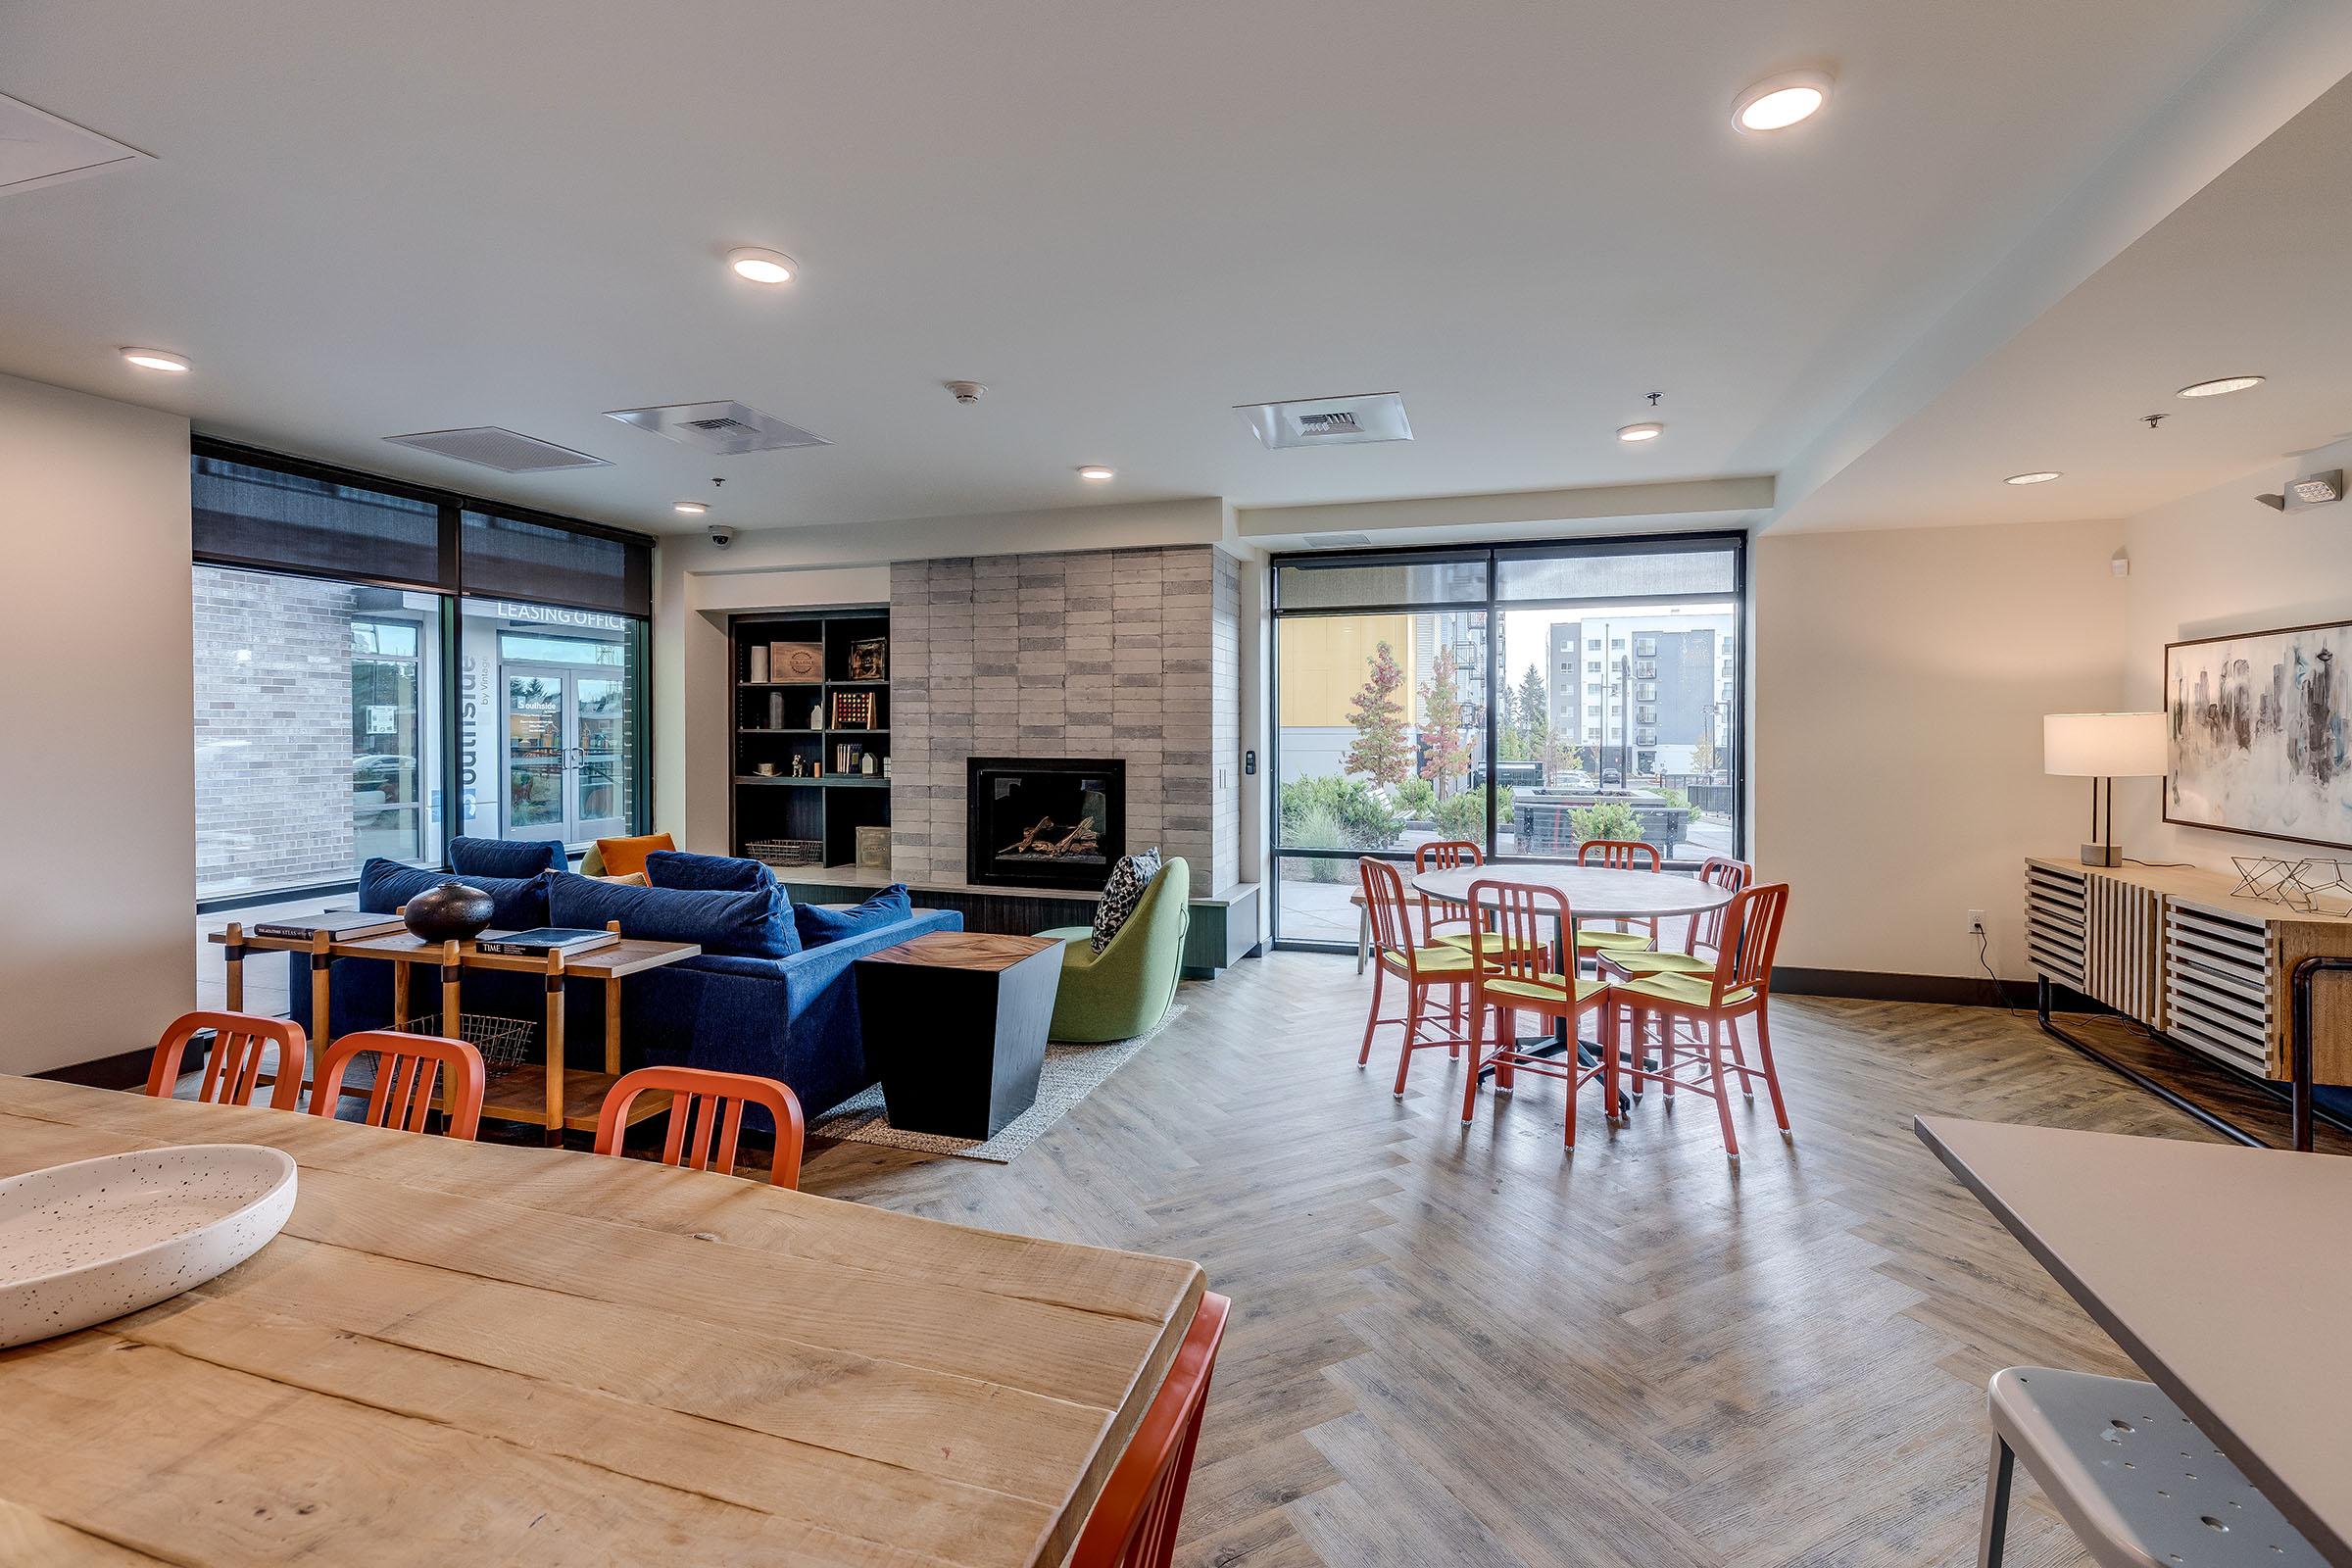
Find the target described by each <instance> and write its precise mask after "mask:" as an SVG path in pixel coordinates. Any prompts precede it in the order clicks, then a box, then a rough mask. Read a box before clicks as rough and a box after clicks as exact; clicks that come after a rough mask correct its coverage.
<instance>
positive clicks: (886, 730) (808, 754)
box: [727, 606, 890, 865]
mask: <svg viewBox="0 0 2352 1568" xmlns="http://www.w3.org/2000/svg"><path fill="white" fill-rule="evenodd" d="M727 633H728V635H727V642H728V649H727V652H728V662H729V670H730V676H731V679H732V681H733V690H732V692H731V693H730V698H731V702H732V705H733V706H732V710H731V712H732V718H731V722H732V724H733V726H734V733H733V734H732V735H731V736H729V737H728V746H729V749H730V752H731V754H732V762H731V766H732V772H733V779H732V783H731V784H730V785H729V788H728V829H727V831H728V835H729V837H730V838H731V839H732V840H733V841H734V850H735V853H736V854H737V855H746V854H749V853H751V851H750V846H751V845H752V844H753V843H755V842H760V841H768V840H779V839H781V840H798V841H801V842H804V843H809V844H816V845H821V846H822V849H821V852H820V855H821V858H820V860H819V861H818V862H816V863H821V864H824V865H855V864H856V863H857V861H858V829H859V828H861V827H888V826H889V825H890V776H889V773H888V771H887V768H888V763H889V759H890V613H889V612H888V611H887V610H885V609H882V608H881V607H879V606H869V607H863V608H856V609H847V610H811V611H797V612H792V613H758V614H740V615H737V616H735V617H734V618H733V619H732V620H731V621H730V622H729V623H728V628H727ZM779 645H782V647H783V648H784V650H785V651H786V652H787V653H788V654H790V655H792V656H793V657H791V658H788V659H785V660H778V659H776V658H775V657H774V654H775V652H776V650H777V649H778V647H779ZM877 645H878V649H877ZM755 649H763V650H767V651H768V653H769V657H768V658H767V659H766V660H764V661H755V658H754V650H755ZM877 655H878V657H879V660H880V665H881V667H880V671H879V674H878V676H877V674H876V672H875V670H874V669H873V668H872V666H871V661H872V660H873V659H875V658H876V657H877ZM803 656H805V662H806V668H805V670H804V669H803V668H801V667H800V666H801V665H802V663H803V662H804V657H803ZM758 662H765V663H767V664H768V665H769V666H771V667H769V668H767V669H766V671H765V673H766V674H767V675H768V676H769V677H770V678H769V679H766V680H754V679H752V676H753V674H754V673H755V672H756V671H755V665H756V663H758ZM778 666H786V667H778ZM778 674H786V675H787V678H785V679H781V680H779V679H775V678H773V677H775V676H776V675H778ZM860 717H863V718H864V719H865V720H866V721H865V722H863V723H858V722H857V720H858V718H860ZM845 720H846V722H845ZM868 759H871V762H870V766H871V767H872V771H871V772H868V771H866V767H867V766H868V765H869V764H868V761H867V760H868ZM763 767H764V768H765V769H767V771H764V772H763V771H761V769H762V768H763ZM796 767H797V768H798V771H797V772H796V771H795V769H796Z"/></svg>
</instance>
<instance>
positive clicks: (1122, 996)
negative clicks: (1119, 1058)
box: [1038, 857, 1193, 1045]
mask: <svg viewBox="0 0 2352 1568" xmlns="http://www.w3.org/2000/svg"><path fill="white" fill-rule="evenodd" d="M1192 898H1193V868H1192V867H1191V866H1190V865H1188V864H1187V863H1186V862H1185V861H1184V859H1183V858H1181V857H1179V858H1174V859H1171V860H1169V861H1168V862H1167V863H1166V864H1165V865H1163V866H1161V867H1160V868H1159V875H1157V876H1155V877H1153V878H1152V885H1151V886H1150V887H1148V888H1146V889H1144V897H1143V901H1142V902H1141V903H1139V904H1138V905H1136V907H1135V913H1133V914H1132V915H1129V916H1128V918H1127V923H1126V924H1125V925H1123V926H1121V927H1119V934H1118V935H1117V936H1115V937H1112V938H1111V939H1110V946H1109V947H1107V948H1104V949H1103V951H1102V952H1101V953H1097V952H1096V951H1095V950H1094V945H1093V943H1094V932H1093V931H1092V930H1091V929H1090V928H1089V927H1086V926H1082V925H1073V926H1062V927H1059V928H1058V929H1055V930H1053V931H1041V932H1039V933H1038V935H1040V936H1047V937H1059V938H1061V939H1062V949H1061V990H1060V991H1059V993H1057V994H1056V995H1055V997H1054V1028H1053V1031H1052V1033H1053V1037H1054V1039H1055V1040H1063V1041H1071V1042H1075V1043H1078V1044H1082V1045H1093V1044H1097V1043H1100V1042H1103V1041H1106V1040H1132V1039H1133V1038H1135V1037H1136V1036H1137V1035H1140V1034H1143V1033H1145V1032H1146V1031H1148V1030H1149V1029H1151V1027H1152V1025H1153V1024H1155V1023H1157V1022H1159V1018H1160V1014H1162V1013H1164V1012H1166V1011H1167V1010H1168V1004H1169V1003H1170V1002H1172V1001H1173V1000H1175V996H1176V980H1177V977H1178V976H1179V975H1180V974H1181V973H1183V970H1184V936H1185V930H1186V928H1187V927H1188V926H1190V925H1191V924H1192V919H1193V905H1192Z"/></svg>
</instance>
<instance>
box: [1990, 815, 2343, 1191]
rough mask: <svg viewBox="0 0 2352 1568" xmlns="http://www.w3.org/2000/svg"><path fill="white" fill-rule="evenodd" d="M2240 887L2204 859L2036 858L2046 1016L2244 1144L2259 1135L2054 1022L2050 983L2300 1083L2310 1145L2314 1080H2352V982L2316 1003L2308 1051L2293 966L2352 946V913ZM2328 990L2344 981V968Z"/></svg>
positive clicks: (2089, 1051)
mask: <svg viewBox="0 0 2352 1568" xmlns="http://www.w3.org/2000/svg"><path fill="white" fill-rule="evenodd" d="M2236 886H2237V878H2236V877H2235V876H2233V875H2231V874H2230V873H2229V872H2225V871H2208V870H2203V869H2201V868H2198V867H2194V866H2142V865H2123V866H2089V865H2082V864H2080V863H2078V862H2077V861H2074V860H2071V859H2058V858H2050V859H2041V858H2028V859H2027V861H2026V955H2027V959H2028V961H2029V962H2030V963H2031V964H2032V966H2033V968H2034V973H2035V975H2036V977H2037V979H2038V981H2039V985H2038V988H2037V994H2038V1002H2039V1005H2038V1008H2037V1010H2038V1012H2039V1015H2040V1020H2041V1026H2042V1028H2043V1029H2044V1030H2046V1031H2047V1032H2048V1033H2049V1034H2051V1035H2052V1036H2054V1037H2055V1038H2057V1039H2059V1040H2062V1041H2064V1042H2065V1043H2066V1044H2068V1045H2070V1046H2072V1047H2074V1048H2075V1049H2076V1050H2077V1051H2080V1052H2082V1054H2084V1055H2086V1056H2089V1057H2091V1058H2092V1059H2093V1060H2095V1061H2098V1062H2099V1063H2101V1064H2102V1065H2104V1066H2107V1067H2110V1068H2112V1069H2114V1070H2115V1071H2116V1072H2118V1073H2121V1074H2122V1075H2123V1076H2125V1077H2126V1078H2129V1079H2131V1081H2132V1082H2134V1083H2136V1084H2138V1085H2139V1086H2140V1087H2141V1088H2143V1089H2146V1090H2148V1091H2149V1092H2150V1093H2152V1094H2155V1095H2157V1096H2159V1097H2160V1098H2162V1099H2163V1100H2165V1101H2166V1102H2167V1103H2170V1104H2172V1105H2174V1106H2176V1107H2177V1108H2179V1109H2180V1110H2184V1111H2186V1112H2187V1113H2188V1114H2189V1115H2191V1116H2194V1117H2195V1118H2196V1119H2197V1120H2199V1121H2201V1122H2203V1123H2204V1124H2205V1125H2206V1126H2208V1127H2211V1128H2213V1129H2214V1130H2215V1131H2216V1132H2219V1133H2221V1134H2223V1135H2224V1136H2225V1137H2229V1138H2231V1139H2234V1140H2235V1141H2236V1142H2238V1143H2241V1144H2252V1145H2259V1144H2260V1143H2261V1140H2259V1139H2257V1138H2254V1137H2252V1136H2251V1135H2249V1134H2248V1133H2246V1131H2245V1130H2244V1129H2243V1128H2240V1127H2238V1126H2237V1125H2236V1124H2234V1123H2232V1122H2229V1121H2228V1120H2225V1119H2224V1118H2222V1117H2220V1116H2218V1115H2215V1114H2214V1113H2213V1112H2211V1111H2209V1110H2207V1109H2206V1108H2205V1107H2203V1106H2201V1105H2198V1104H2195V1103H2192V1102H2190V1101H2187V1100H2183V1099H2182V1098H2181V1097H2180V1096H2179V1095H2178V1094H2176V1093H2174V1092H2173V1091H2172V1090H2170V1089H2168V1088H2166V1087H2165V1086H2163V1085H2161V1084H2158V1083H2156V1082H2154V1081H2153V1080H2151V1079H2149V1078H2148V1077H2146V1076H2145V1075H2144V1074H2142V1073H2140V1072H2138V1071H2137V1070H2135V1069H2133V1068H2131V1067H2130V1066H2128V1065H2126V1064H2124V1063H2123V1062H2120V1061H2117V1060H2115V1059H2114V1058H2113V1057H2111V1056H2109V1055H2107V1054H2105V1053H2104V1052H2101V1051H2099V1050H2097V1049H2096V1048H2095V1047H2093V1046H2090V1045H2089V1044H2087V1043H2086V1042H2084V1041H2083V1040H2082V1039H2081V1038H2080V1037H2078V1036H2076V1035H2074V1034H2071V1033H2069V1032H2068V1031H2067V1030H2065V1029H2063V1028H2061V1027H2059V1026H2057V1025H2055V1024H2053V1023H2051V1021H2050V986H2051V984H2052V983H2053V982H2055V983H2057V984H2061V985H2066V986H2071V987H2072V988H2074V989H2075V990H2077V991H2079V992H2081V993H2082V995H2084V996H2086V997H2088V998H2090V999H2091V1000H2092V1001H2094V1002H2100V1003H2104V1004H2106V1005H2108V1006H2110V1007H2113V1008H2114V1009H2115V1010H2116V1011H2118V1012H2120V1013H2122V1014H2123V1015H2124V1016H2126V1017H2128V1018H2131V1019H2133V1020H2135V1021H2137V1022H2139V1023H2141V1024H2144V1025H2146V1026H2147V1027H2148V1028H2149V1029H2151V1030H2154V1031H2155V1032H2156V1033H2157V1034H2158V1035H2160V1036H2161V1037H2162V1038H2164V1039H2165V1040H2167V1041H2169V1042H2170V1043H2172V1044H2174V1045H2176V1046H2179V1047H2181V1048H2183V1049H2185V1050H2188V1051H2192V1052H2195V1053H2196V1054H2199V1055H2201V1056H2204V1057H2206V1058H2207V1059H2209V1060H2211V1061H2214V1062H2217V1063H2219V1064H2220V1065H2221V1066H2222V1067H2224V1068H2225V1069H2227V1070H2229V1071H2231V1072H2234V1073H2236V1074H2238V1075H2239V1076H2241V1077H2244V1078H2250V1079H2253V1080H2256V1081H2257V1082H2260V1083H2263V1084H2265V1085H2266V1086H2268V1085H2272V1084H2275V1083H2276V1082H2278V1081H2291V1082H2294V1083H2295V1084H2296V1085H2297V1093H2296V1094H2295V1096H2294V1103H2293V1115H2294V1121H2295V1128H2296V1132H2295V1141H2296V1144H2297V1147H2299V1148H2307V1147H2309V1131H2310V1124H2311V1114H2312V1112H2311V1103H2310V1094H2309V1085H2310V1084H2311V1083H2312V1082H2313V1081H2317V1082H2320V1083H2331V1084H2345V1083H2352V994H2339V995H2338V996H2336V997H2335V998H2333V999H2332V1000H2333V1004H2334V1005H2327V1006H2322V1007H2318V1008H2314V1009H2312V1013H2313V1016H2312V1018H2311V1019H2310V1028H2309V1033H2308V1039H2307V1040H2305V1041H2304V1042H2303V1044H2302V1047H2301V1053H2300V1054H2301V1057H2302V1059H2301V1061H2300V1062H2298V1061H2297V1059H2296V1057H2297V1054H2298V1052H2297V1030H2296V1027H2295V1007H2294V1005H2293V997H2292V988H2293V980H2294V974H2295V970H2296V968H2297V967H2298V966H2299V965H2301V964H2303V963H2305V962H2306V961H2307V960H2311V959H2342V958H2347V957H2352V913H2347V914H2337V913H2330V912H2324V911H2317V910H2315V911H2311V912H2304V911H2301V910H2297V909H2291V908H2288V907H2286V906H2284V905H2281V904H2275V903H2272V902H2271V901H2269V900H2267V899H2255V898H2248V897H2245V896H2243V895H2241V894H2237V893H2235V892H2233V891H2232V890H2233V889H2234V888H2235V887H2236ZM2328 989H2329V990H2333V991H2337V992H2339V993H2343V991H2344V987H2343V984H2342V977H2338V984H2337V985H2335V986H2331V987H2329V988H2328ZM2321 994H2322V995H2323V996H2326V995H2327V993H2326V992H2323V993H2321ZM2299 1067H2300V1069H2301V1071H2298V1068H2299ZM2274 1092H2275V1091H2274Z"/></svg>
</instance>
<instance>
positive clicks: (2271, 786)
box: [2164, 621, 2352, 849]
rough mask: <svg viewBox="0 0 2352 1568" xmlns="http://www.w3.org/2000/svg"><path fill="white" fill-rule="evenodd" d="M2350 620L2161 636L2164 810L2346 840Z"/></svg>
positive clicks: (2271, 831) (2351, 824)
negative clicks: (2166, 768)
mask: <svg viewBox="0 0 2352 1568" xmlns="http://www.w3.org/2000/svg"><path fill="white" fill-rule="evenodd" d="M2347 682H2352V621H2337V622H2335V623H2333V624H2330V625H2323V626H2290V627H2287V628H2285V629H2284V630H2281V631H2258V632H2242V633H2239V634H2237V635H2235V636H2230V637H2205V638H2200V639H2198V640H2197V641H2194V642H2183V643H2168V644H2166V645H2165V650H2164V707H2165V721H2166V725H2167V728H2168V730H2169V732H2170V736H2171V742H2170V752H2169V757H2168V761H2169V763H2170V765H2171V768H2172V772H2171V773H2170V774H2169V775H2168V776H2167V777H2166V779H2165V781H2164V819H2165V820H2166V821H2167V822H2179V823H2181V824H2183V825H2185V826H2189V827H2210V828H2220V829H2223V830H2224V831H2227V832H2230V833H2247V834H2252V835H2253V836H2255V837H2257V838H2266V839H2293V840H2296V841H2298V842H2300V843H2305V844H2322V845H2326V846H2327V847H2329V848H2331V849H2352V700H2348V697H2347V691H2346V684H2347Z"/></svg>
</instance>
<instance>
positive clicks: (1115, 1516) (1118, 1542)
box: [1069, 1291, 1233, 1568]
mask: <svg viewBox="0 0 2352 1568" xmlns="http://www.w3.org/2000/svg"><path fill="white" fill-rule="evenodd" d="M1232 1307H1233V1303H1232V1302H1231V1301H1229V1300H1227V1299H1225V1298H1224V1297H1222V1296H1219V1295H1217V1294H1216V1293H1215V1292H1213V1291H1211V1292H1208V1293H1206V1294H1204V1295H1203V1296H1202V1297H1201V1305H1200V1307H1199V1308H1198V1309H1197V1310H1195V1311H1194V1313H1193V1326H1192V1327H1191V1328H1190V1329H1188V1330H1186V1331H1185V1336H1184V1343H1183V1344H1182V1345H1181V1346H1179V1347H1177V1349H1176V1360H1175V1362H1174V1363H1173V1364H1172V1365H1170V1366H1169V1368H1168V1375H1167V1377H1166V1378H1165V1379H1164V1380H1162V1382H1161V1383H1160V1385H1159V1392H1158V1393H1157V1394H1155V1395H1153V1396H1152V1407H1151V1408H1150V1409H1149V1410H1146V1411H1145V1412H1144V1419H1143V1422H1142V1424H1141V1425H1139V1426H1138V1427H1137V1428H1136V1429H1135V1436H1134V1437H1132V1438H1130V1439H1128V1440H1127V1451H1126V1452H1125V1453H1123V1454H1121V1455H1120V1456H1119V1462H1118V1463H1117V1465H1115V1466H1113V1467H1112V1469H1111V1472H1110V1479H1109V1480H1108V1481H1107V1482H1105V1483H1103V1494H1102V1495H1101V1496H1099V1497H1097V1498H1096V1499H1095V1508H1094V1512H1092V1513H1090V1514H1088V1515H1087V1516H1086V1528H1085V1529H1084V1530H1083V1531H1081V1532H1080V1533H1079V1536H1078V1544H1077V1546H1076V1548H1075V1549H1074V1550H1072V1551H1071V1553H1070V1561H1069V1568H1168V1560H1169V1559H1170V1558H1171V1557H1172V1556H1174V1555H1175V1551H1176V1528H1177V1526H1178V1525H1180V1524H1182V1523H1183V1521H1184V1491H1185V1485H1186V1483H1187V1482H1189V1481H1190V1480H1191V1479H1192V1475H1193V1454H1194V1451H1195V1450H1196V1449H1197V1448H1198V1447H1199V1446H1200V1442H1201V1406H1202V1405H1203V1404H1204V1403H1206V1402H1207V1399H1208V1378H1209V1374H1210V1373H1211V1372H1213V1371H1214V1370H1215V1369H1216V1364H1217V1344H1218V1342H1219V1341H1221V1340H1222V1339H1224V1337H1225V1318H1226V1314H1227V1313H1228V1312H1230V1311H1231V1310H1232Z"/></svg>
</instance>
